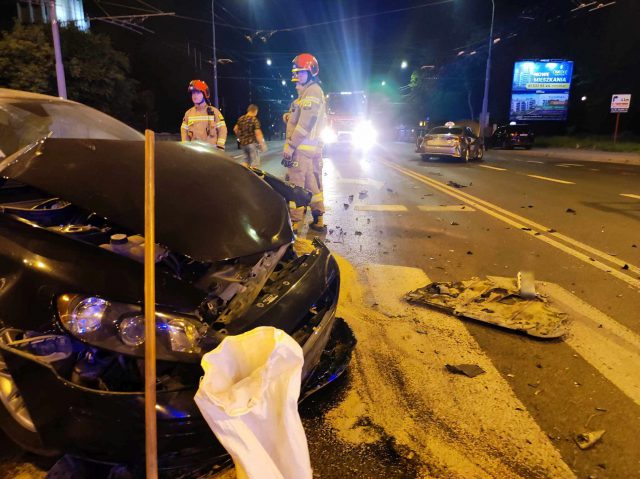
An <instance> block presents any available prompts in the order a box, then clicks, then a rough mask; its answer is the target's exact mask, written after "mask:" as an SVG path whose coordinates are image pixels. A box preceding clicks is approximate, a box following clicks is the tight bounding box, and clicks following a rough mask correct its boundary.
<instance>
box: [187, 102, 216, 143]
mask: <svg viewBox="0 0 640 479" xmlns="http://www.w3.org/2000/svg"><path fill="white" fill-rule="evenodd" d="M180 137H181V138H182V141H196V140H199V141H204V142H206V143H209V144H210V145H214V146H218V147H219V148H224V144H225V143H226V141H227V125H226V123H225V122H224V117H223V116H222V113H220V110H218V109H217V108H216V107H213V106H210V105H207V107H206V108H204V109H198V108H196V107H195V106H194V107H191V108H189V109H188V110H187V112H186V113H185V114H184V118H183V119H182V126H181V127H180Z"/></svg>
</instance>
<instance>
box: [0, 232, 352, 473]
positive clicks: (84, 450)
mask: <svg viewBox="0 0 640 479" xmlns="http://www.w3.org/2000/svg"><path fill="white" fill-rule="evenodd" d="M316 246H318V248H317V249H316V252H315V253H314V255H312V256H309V257H307V259H306V260H305V261H304V262H303V263H302V264H301V265H299V267H298V268H297V269H295V271H293V272H292V273H291V274H290V275H285V276H283V277H282V278H280V281H281V282H283V283H289V284H290V286H291V288H290V289H289V290H287V291H281V296H282V297H281V299H280V301H274V302H273V303H272V304H270V305H266V307H265V303H264V302H261V303H260V304H261V306H260V307H258V308H257V309H258V310H265V309H266V310H267V311H265V315H263V316H262V319H261V320H260V319H259V317H258V316H255V317H254V318H253V319H254V320H255V321H261V322H262V323H263V324H264V323H265V322H266V320H265V318H267V317H268V318H277V319H274V320H273V321H270V322H271V323H272V325H273V326H275V327H280V328H281V329H285V330H289V329H290V327H291V325H286V324H284V323H281V324H277V322H278V319H279V320H280V321H281V320H282V316H281V314H282V308H284V309H285V310H286V309H289V310H291V309H292V308H293V306H292V304H298V305H300V304H301V305H302V306H303V307H306V309H307V311H308V313H307V315H306V316H304V317H303V319H302V321H301V322H302V324H301V325H297V326H294V328H293V329H294V330H293V331H290V334H292V336H293V337H294V338H295V339H296V340H297V341H298V342H299V343H300V344H301V346H302V348H303V351H304V354H305V363H304V364H305V367H304V370H303V385H302V391H301V395H300V400H303V399H305V398H306V397H308V396H309V395H311V394H313V393H314V392H315V391H317V390H319V389H321V388H322V387H323V386H325V385H327V384H329V383H330V382H331V381H333V380H334V379H336V378H337V377H339V376H340V375H341V374H342V373H343V372H344V370H345V369H346V367H347V366H348V364H349V361H350V358H351V352H352V350H353V348H354V346H355V338H354V336H353V333H352V332H351V329H350V328H349V326H348V325H347V324H346V322H345V321H344V320H342V319H341V318H337V317H336V316H335V310H336V305H337V300H338V291H337V288H338V285H339V272H338V269H337V264H336V263H335V260H334V259H333V258H332V257H331V255H330V254H329V252H328V250H327V249H326V247H324V245H322V244H321V243H319V242H318V243H317V244H316ZM274 283H277V281H275V282H274ZM271 287H272V288H276V287H277V285H276V284H273V285H271ZM323 287H324V289H322V288H323ZM314 289H315V291H316V293H315V296H310V295H305V290H314ZM318 292H321V294H320V295H319V294H318ZM270 294H273V293H270ZM300 294H302V295H303V299H301V298H300V297H299V296H298V295H300ZM319 297H320V299H319ZM258 301H260V299H259V300H258ZM321 302H322V306H318V307H317V309H316V308H315V307H313V305H316V304H320V303H321ZM307 303H310V304H307ZM269 309H271V310H270V311H269ZM249 316H251V315H250V314H249ZM245 326H247V328H248V329H251V328H252V327H254V325H253V324H252V321H250V322H249V323H247V324H245ZM307 329H308V332H307ZM231 334H233V333H231ZM0 353H1V354H2V355H3V357H4V359H5V361H6V363H7V365H8V367H9V369H10V371H11V374H12V376H13V378H14V380H15V382H16V384H17V385H18V388H19V390H20V391H21V393H22V396H23V399H24V401H25V404H26V406H27V409H28V410H29V413H30V415H31V417H32V419H33V421H34V424H35V425H36V428H37V430H38V432H39V434H40V436H41V438H42V442H43V444H44V445H45V446H47V447H51V448H53V449H57V450H60V451H63V452H65V453H69V454H73V455H76V456H80V457H84V458H87V459H91V460H97V461H103V462H109V463H127V464H135V463H139V462H140V461H143V460H144V443H145V442H144V437H145V436H144V433H145V431H144V394H143V393H142V392H114V391H103V390H94V389H90V388H86V387H82V386H79V385H77V384H75V383H72V382H71V381H69V380H67V379H66V378H65V377H63V376H62V375H61V374H59V372H58V370H56V369H55V368H54V367H53V366H52V365H50V364H48V363H47V362H45V361H43V360H41V359H40V358H39V357H37V356H34V355H32V354H29V353H27V352H24V351H21V350H18V349H16V348H13V347H8V346H5V345H2V344H0ZM196 389H197V385H196V386H193V387H188V388H184V389H181V390H174V391H158V393H157V406H156V410H157V427H158V463H159V467H160V468H161V469H175V468H183V467H189V466H193V465H203V464H216V463H222V462H225V461H226V460H228V455H227V453H226V451H225V450H224V448H223V447H222V446H221V445H220V443H219V442H218V441H217V439H216V438H215V436H214V435H213V433H212V432H211V430H210V428H209V426H208V425H207V423H206V422H205V420H204V419H203V418H202V416H201V414H200V411H199V410H198V408H197V406H196V404H195V402H194V399H193V398H194V396H195V393H196ZM43 392H46V393H45V394H43Z"/></svg>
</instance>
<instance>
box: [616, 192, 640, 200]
mask: <svg viewBox="0 0 640 479" xmlns="http://www.w3.org/2000/svg"><path fill="white" fill-rule="evenodd" d="M620 196H626V197H627V198H633V199H635V200H640V195H634V194H632V193H620Z"/></svg>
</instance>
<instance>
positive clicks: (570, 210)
mask: <svg viewBox="0 0 640 479" xmlns="http://www.w3.org/2000/svg"><path fill="white" fill-rule="evenodd" d="M565 212H566V213H571V214H574V215H575V214H576V210H574V209H573V208H567V209H566V210H565Z"/></svg>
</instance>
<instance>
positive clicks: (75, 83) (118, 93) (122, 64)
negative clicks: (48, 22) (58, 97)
mask: <svg viewBox="0 0 640 479" xmlns="http://www.w3.org/2000/svg"><path fill="white" fill-rule="evenodd" d="M61 43H62V58H63V59H64V62H65V73H66V79H67V92H68V94H69V98H70V99H72V100H75V101H78V102H80V103H85V104H87V105H90V106H92V107H94V108H97V109H98V110H100V111H103V112H105V113H107V114H109V115H113V116H115V117H117V118H120V119H121V120H124V121H131V119H132V111H131V107H132V102H133V100H134V98H135V90H136V84H137V82H135V81H134V80H132V79H131V78H129V76H128V75H129V59H128V57H127V56H126V55H125V54H124V53H121V52H119V51H117V50H115V49H114V48H113V47H112V46H111V41H110V39H109V37H107V36H106V35H97V34H93V33H89V32H83V31H80V30H78V29H77V28H75V27H69V28H65V29H63V30H62V31H61Z"/></svg>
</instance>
